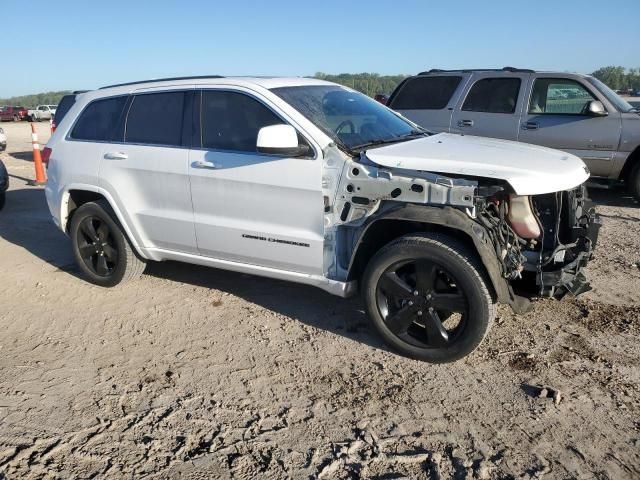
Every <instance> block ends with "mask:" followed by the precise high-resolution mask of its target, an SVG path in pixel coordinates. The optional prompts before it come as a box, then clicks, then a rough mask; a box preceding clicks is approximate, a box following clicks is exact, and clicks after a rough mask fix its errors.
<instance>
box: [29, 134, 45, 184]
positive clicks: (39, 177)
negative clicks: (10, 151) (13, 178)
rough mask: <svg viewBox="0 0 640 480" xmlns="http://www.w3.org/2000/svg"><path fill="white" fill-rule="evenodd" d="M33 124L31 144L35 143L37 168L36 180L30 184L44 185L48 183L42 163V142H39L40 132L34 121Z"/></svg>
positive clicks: (34, 153)
mask: <svg viewBox="0 0 640 480" xmlns="http://www.w3.org/2000/svg"><path fill="white" fill-rule="evenodd" d="M30 125H31V144H32V145H33V164H34V166H35V168H36V179H35V181H31V182H29V184H30V185H44V184H45V183H47V178H46V177H45V176H44V166H43V165H42V157H41V156H40V144H39V143H38V133H37V132H36V126H35V125H34V124H33V122H30Z"/></svg>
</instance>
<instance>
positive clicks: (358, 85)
mask: <svg viewBox="0 0 640 480" xmlns="http://www.w3.org/2000/svg"><path fill="white" fill-rule="evenodd" d="M592 75H593V76H594V77H596V78H598V79H599V80H601V81H602V82H604V83H606V84H607V85H609V87H611V88H612V89H614V90H622V91H626V90H634V91H635V90H640V68H631V69H626V68H624V67H616V66H610V67H603V68H599V69H598V70H596V71H595V72H593V73H592ZM313 78H318V79H320V80H327V81H329V82H334V83H339V84H340V85H345V86H347V87H351V88H353V89H354V90H358V91H360V92H362V93H364V94H365V95H369V96H370V97H373V96H374V95H377V94H378V93H384V94H387V95H389V94H391V92H393V90H394V89H395V88H396V87H397V86H398V84H399V83H400V82H401V81H402V80H404V79H405V78H407V76H406V75H379V74H377V73H340V74H338V75H330V74H328V73H323V72H317V73H316V74H315V75H313ZM67 93H69V91H60V92H46V93H37V94H34V95H23V96H20V97H11V98H0V106H2V105H21V106H25V107H35V106H36V105H56V104H58V102H59V101H60V99H61V98H62V97H63V96H64V95H66V94H67Z"/></svg>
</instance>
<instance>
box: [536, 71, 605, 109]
mask: <svg viewBox="0 0 640 480" xmlns="http://www.w3.org/2000/svg"><path fill="white" fill-rule="evenodd" d="M593 100H595V97H594V96H593V95H592V94H591V93H590V92H589V91H588V90H587V89H586V88H585V87H584V86H582V85H580V84H579V83H578V82H576V81H574V80H569V79H562V78H560V79H559V78H538V79H536V81H535V83H534V85H533V90H532V92H531V99H530V100H529V113H532V114H536V113H537V114H542V113H543V114H555V115H586V114H587V111H588V108H589V103H590V102H591V101H593Z"/></svg>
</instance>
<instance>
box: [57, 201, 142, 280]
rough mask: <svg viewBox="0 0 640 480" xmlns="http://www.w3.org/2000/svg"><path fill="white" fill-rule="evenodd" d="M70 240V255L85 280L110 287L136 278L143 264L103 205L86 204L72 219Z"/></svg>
mask: <svg viewBox="0 0 640 480" xmlns="http://www.w3.org/2000/svg"><path fill="white" fill-rule="evenodd" d="M69 236H70V237H71V243H72V246H73V255H74V257H75V259H76V263H77V264H78V267H79V268H80V270H81V271H82V273H83V275H84V276H85V278H86V279H87V280H88V281H89V282H91V283H94V284H96V285H100V286H103V287H113V286H115V285H117V284H119V283H122V282H128V281H131V280H135V279H137V278H139V277H140V276H141V275H142V273H143V272H144V269H145V266H146V264H145V262H144V260H142V259H141V258H139V257H138V256H137V255H136V253H135V252H134V251H133V249H132V248H131V245H130V244H129V240H128V239H127V237H126V235H125V233H124V231H123V230H122V228H121V227H120V224H119V222H118V221H117V219H116V217H115V214H114V213H113V211H112V210H111V207H110V206H109V204H108V203H107V202H106V201H98V202H89V203H85V204H84V205H82V206H81V207H79V208H78V210H76V211H75V212H74V214H73V217H72V219H71V227H70V229H69Z"/></svg>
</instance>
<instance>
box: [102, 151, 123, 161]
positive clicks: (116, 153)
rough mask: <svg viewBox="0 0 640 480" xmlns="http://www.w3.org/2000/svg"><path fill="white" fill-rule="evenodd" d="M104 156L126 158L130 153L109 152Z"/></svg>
mask: <svg viewBox="0 0 640 480" xmlns="http://www.w3.org/2000/svg"><path fill="white" fill-rule="evenodd" d="M104 158H105V159H107V160H126V159H127V158H129V155H127V154H126V153H124V152H107V153H105V154H104Z"/></svg>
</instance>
